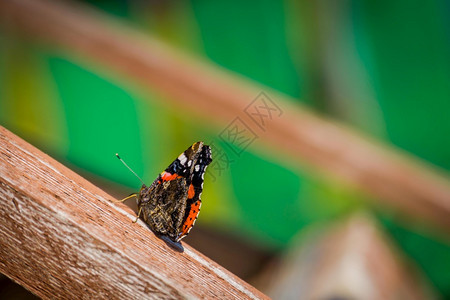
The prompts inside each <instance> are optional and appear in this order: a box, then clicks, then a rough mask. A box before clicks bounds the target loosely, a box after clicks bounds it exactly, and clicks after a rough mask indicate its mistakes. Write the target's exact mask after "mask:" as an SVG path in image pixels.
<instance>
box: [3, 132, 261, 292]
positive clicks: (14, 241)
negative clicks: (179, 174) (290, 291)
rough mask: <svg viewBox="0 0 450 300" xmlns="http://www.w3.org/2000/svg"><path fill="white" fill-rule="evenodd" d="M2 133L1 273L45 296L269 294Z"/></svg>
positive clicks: (9, 135) (70, 172)
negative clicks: (170, 239) (165, 236)
mask: <svg viewBox="0 0 450 300" xmlns="http://www.w3.org/2000/svg"><path fill="white" fill-rule="evenodd" d="M112 200H114V198H113V197H111V196H110V195H108V194H106V193H105V192H103V191H102V190H100V189H99V188H97V187H95V186H94V185H92V184H91V183H89V182H88V181H87V180H85V179H83V178H82V177H80V176H79V175H77V174H75V173H74V172H72V171H71V170H69V169H67V168H66V167H65V166H63V165H62V164H60V163H58V162H57V161H55V160H54V159H52V158H51V157H49V156H47V155H46V154H44V153H42V152H41V151H39V150H38V149H36V148H34V147H33V146H31V145H29V144H28V143H26V142H25V141H23V140H21V139H20V138H18V137H17V136H15V135H14V134H12V133H11V132H9V131H7V130H6V129H4V128H3V127H0V235H1V237H2V238H1V239H0V272H1V273H3V274H5V275H7V276H8V277H10V278H12V279H13V280H15V281H17V282H18V283H20V284H21V285H23V286H24V287H25V288H27V289H29V290H30V291H31V292H33V293H34V294H36V295H37V296H39V297H42V298H53V299H55V298H56V299H85V298H102V299H148V298H158V299H161V298H165V299H179V298H199V299H207V298H215V299H224V298H233V299H265V298H266V296H265V295H264V294H262V293H261V292H259V291H258V290H256V289H255V288H253V287H252V286H250V285H249V284H247V283H245V282H243V281H242V280H240V279H239V278H237V277H236V276H234V275H233V274H231V273H230V272H228V271H227V270H225V269H224V268H222V267H221V266H219V265H218V264H216V263H215V262H213V261H211V260H210V259H208V258H207V257H205V256H203V255H202V254H201V253H198V252H197V251H195V250H194V249H192V248H191V247H189V246H188V245H186V244H183V246H184V252H182V253H180V252H177V251H175V250H173V249H172V248H169V247H168V246H167V245H166V244H165V243H164V242H163V241H162V240H160V239H159V238H157V237H156V236H155V235H154V234H153V232H152V231H151V230H150V229H148V228H147V227H146V225H145V224H144V223H143V222H142V221H139V222H137V223H132V220H133V219H134V218H135V216H136V215H135V214H134V213H133V212H132V211H131V210H130V209H129V208H127V207H126V206H125V205H123V204H113V203H112V202H111V201H112Z"/></svg>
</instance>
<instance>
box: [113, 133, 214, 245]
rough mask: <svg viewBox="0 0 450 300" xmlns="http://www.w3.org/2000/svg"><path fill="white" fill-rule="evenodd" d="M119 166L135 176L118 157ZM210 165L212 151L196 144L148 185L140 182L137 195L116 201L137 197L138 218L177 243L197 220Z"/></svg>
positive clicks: (203, 145) (160, 234)
mask: <svg viewBox="0 0 450 300" xmlns="http://www.w3.org/2000/svg"><path fill="white" fill-rule="evenodd" d="M116 156H117V157H118V158H119V159H120V160H121V161H122V163H123V164H124V165H125V166H126V167H127V168H128V169H129V170H130V171H131V172H133V174H135V175H136V177H138V178H139V176H137V174H136V173H135V172H134V171H133V170H132V169H131V168H130V167H128V165H127V164H126V163H125V162H124V161H123V160H122V159H121V158H120V157H119V155H118V154H116ZM211 162H212V157H211V148H210V147H209V146H207V145H205V144H204V143H203V142H196V143H194V144H193V145H192V146H191V147H189V148H188V149H186V151H184V152H183V153H181V154H180V155H179V156H178V157H177V158H176V159H175V160H174V161H173V162H172V163H171V164H170V165H169V166H168V167H167V168H166V169H165V170H164V171H163V172H161V173H160V174H159V175H158V177H157V178H156V179H155V181H153V183H152V184H151V185H150V186H146V185H145V183H144V182H143V181H142V180H141V179H140V178H139V179H140V180H141V182H142V187H141V189H140V191H139V193H135V194H132V195H130V196H128V197H126V198H124V199H122V200H119V201H118V202H123V201H125V200H127V199H129V198H132V197H136V201H137V206H138V215H137V218H136V220H135V221H134V222H137V220H138V219H139V218H142V219H143V220H144V222H145V223H147V225H148V226H149V227H150V229H152V231H153V232H155V233H156V234H157V235H159V236H160V237H162V238H164V239H165V240H166V241H167V239H169V240H170V241H172V242H174V243H178V242H179V241H180V240H181V239H182V238H184V237H186V236H187V235H188V234H189V232H190V230H191V229H192V227H193V226H194V224H195V221H196V220H197V217H198V214H199V213H200V207H201V205H202V201H201V194H202V191H203V180H204V175H205V171H206V168H207V167H208V165H209V164H210V163H211Z"/></svg>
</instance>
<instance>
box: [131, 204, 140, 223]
mask: <svg viewBox="0 0 450 300" xmlns="http://www.w3.org/2000/svg"><path fill="white" fill-rule="evenodd" d="M141 211H142V206H141V207H140V208H139V211H138V215H137V217H136V220H134V221H133V223H136V222H137V221H138V220H139V216H140V215H141Z"/></svg>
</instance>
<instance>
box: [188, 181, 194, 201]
mask: <svg viewBox="0 0 450 300" xmlns="http://www.w3.org/2000/svg"><path fill="white" fill-rule="evenodd" d="M194 196H195V190H194V186H193V185H192V184H191V185H190V186H189V190H188V199H192V198H194Z"/></svg>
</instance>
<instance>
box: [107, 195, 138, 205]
mask: <svg viewBox="0 0 450 300" xmlns="http://www.w3.org/2000/svg"><path fill="white" fill-rule="evenodd" d="M136 196H137V194H136V193H134V194H131V195H130V196H128V197H125V198H123V199H122V200H114V201H113V202H114V203H120V202H124V201H126V200H128V199H130V198H133V197H136Z"/></svg>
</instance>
